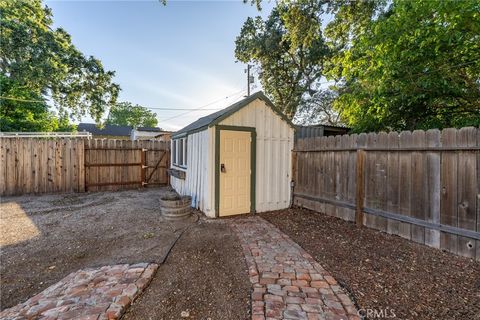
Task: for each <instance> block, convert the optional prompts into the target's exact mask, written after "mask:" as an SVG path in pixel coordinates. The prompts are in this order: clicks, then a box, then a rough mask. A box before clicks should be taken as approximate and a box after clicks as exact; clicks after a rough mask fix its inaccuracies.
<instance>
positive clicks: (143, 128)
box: [137, 127, 162, 132]
mask: <svg viewBox="0 0 480 320" xmlns="http://www.w3.org/2000/svg"><path fill="white" fill-rule="evenodd" d="M137 131H151V132H162V129H160V128H159V127H138V128H137Z"/></svg>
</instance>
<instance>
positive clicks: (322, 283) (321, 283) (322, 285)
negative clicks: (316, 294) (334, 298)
mask: <svg viewBox="0 0 480 320" xmlns="http://www.w3.org/2000/svg"><path fill="white" fill-rule="evenodd" d="M310 285H311V286H312V287H314V288H328V287H330V286H329V285H328V283H327V282H326V281H312V282H310Z"/></svg>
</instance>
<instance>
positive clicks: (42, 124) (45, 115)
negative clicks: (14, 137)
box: [0, 74, 75, 132]
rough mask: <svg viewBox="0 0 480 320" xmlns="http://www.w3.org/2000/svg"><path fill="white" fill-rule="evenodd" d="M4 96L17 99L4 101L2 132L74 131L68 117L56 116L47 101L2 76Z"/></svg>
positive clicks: (1, 82)
mask: <svg viewBox="0 0 480 320" xmlns="http://www.w3.org/2000/svg"><path fill="white" fill-rule="evenodd" d="M0 88H1V90H2V95H5V96H9V97H16V98H15V99H3V100H2V101H1V103H0V104H1V108H0V130H1V131H38V132H41V131H72V130H74V129H75V126H73V125H70V123H69V120H68V116H67V115H60V116H58V115H56V114H55V113H53V112H51V111H50V110H49V107H48V105H47V103H46V102H45V99H44V98H43V97H42V96H40V95H38V94H35V93H34V92H32V91H29V90H28V89H25V88H24V87H21V86H19V85H18V84H16V83H15V82H13V81H12V80H10V79H9V78H7V77H5V76H3V75H1V74H0Z"/></svg>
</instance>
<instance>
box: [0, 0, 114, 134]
mask: <svg viewBox="0 0 480 320" xmlns="http://www.w3.org/2000/svg"><path fill="white" fill-rule="evenodd" d="M0 10H1V16H2V23H1V24H0V32H1V35H2V45H1V46H0V73H1V75H2V77H3V78H6V79H8V81H9V83H10V84H11V85H14V86H15V87H17V88H18V90H20V91H16V90H13V91H12V90H10V92H9V94H13V95H14V96H3V95H4V94H5V92H4V91H3V90H2V96H3V97H4V99H0V103H1V107H2V109H4V110H3V111H4V113H7V114H13V113H15V112H16V110H15V108H16V107H18V106H20V104H19V103H18V104H17V103H15V104H14V103H11V102H7V101H13V100H8V99H5V98H18V97H17V96H15V94H17V93H20V92H22V94H21V96H22V95H23V96H31V97H35V100H43V101H46V100H45V99H46V98H48V99H49V100H51V101H52V103H53V107H54V108H56V109H57V110H58V114H59V115H60V116H64V115H68V116H70V117H72V118H77V119H79V118H80V117H81V116H84V115H86V114H89V115H90V116H91V117H92V118H94V119H95V121H97V122H100V119H101V117H102V115H103V114H104V112H105V111H106V110H107V109H108V108H109V107H110V106H113V105H114V104H115V103H116V99H117V96H118V92H119V90H120V87H119V86H118V85H117V84H115V83H113V82H112V79H113V77H114V75H115V73H114V72H113V71H105V70H104V68H103V66H102V63H101V62H100V61H99V60H98V59H95V58H94V57H92V56H90V57H86V56H84V55H83V54H82V53H81V52H80V51H79V50H78V49H77V48H76V47H75V46H74V45H73V44H72V42H71V38H70V35H69V34H68V33H67V32H66V31H65V30H63V29H60V28H59V29H53V28H52V24H53V20H52V12H51V10H50V9H49V8H48V7H43V6H42V3H41V1H40V0H30V1H22V0H12V1H1V2H0ZM3 78H2V81H4V79H3ZM40 105H41V104H32V105H24V107H22V108H24V109H25V110H24V111H25V112H27V111H26V110H32V109H31V108H37V109H36V110H37V111H38V110H39V109H38V108H39V107H40ZM29 108H30V109H29ZM42 108H43V107H42ZM5 109H7V110H5ZM43 110H45V108H43ZM27 113H28V112H27ZM43 116H45V117H47V118H48V115H47V113H45V112H43V113H42V115H38V117H40V118H42V117H43ZM38 117H37V118H38ZM47 118H42V119H43V120H42V121H49V120H47ZM23 120H25V121H26V123H28V122H29V120H27V119H23ZM4 122H5V123H6V122H8V121H7V120H6V119H2V123H4ZM52 125H53V124H52ZM34 127H35V126H33V127H32V128H31V129H34ZM40 127H42V126H40ZM47 127H48V126H47ZM25 128H27V127H25Z"/></svg>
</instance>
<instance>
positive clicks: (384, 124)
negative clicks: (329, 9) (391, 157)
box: [327, 1, 480, 131]
mask: <svg viewBox="0 0 480 320" xmlns="http://www.w3.org/2000/svg"><path fill="white" fill-rule="evenodd" d="M478 12H480V2H478V1H394V2H392V4H391V5H390V6H385V7H380V8H377V9H376V10H370V13H371V14H370V15H365V19H364V22H363V23H362V24H361V25H363V27H362V28H357V29H355V28H351V29H350V30H353V33H354V34H355V37H353V38H351V39H352V40H351V42H350V44H349V45H343V46H341V47H340V48H341V49H340V50H339V51H338V53H337V54H336V55H335V57H334V58H333V59H332V65H333V66H335V67H333V68H331V70H330V72H331V73H330V74H331V76H332V77H337V78H341V79H342V80H343V81H344V83H343V85H342V86H339V87H338V93H339V97H338V99H337V100H336V101H335V106H336V107H337V108H339V109H340V108H341V109H342V111H343V112H342V116H343V119H344V120H345V121H346V122H347V123H348V124H350V125H352V126H353V127H354V128H355V129H356V130H357V131H378V130H391V129H395V130H404V129H408V130H413V129H428V128H444V127H461V126H466V125H477V126H478V125H480V107H479V106H480V54H479V52H480V41H479V36H480V15H479V14H478ZM365 21H367V22H368V23H366V22H365ZM343 23H344V25H345V24H346V25H354V23H353V22H352V21H351V20H350V21H349V20H346V19H343ZM338 25H340V24H338ZM338 25H337V26H338ZM357 25H358V23H357ZM344 28H345V27H344ZM333 30H335V28H333V27H332V29H331V31H332V32H331V34H330V36H331V37H332V39H334V40H335V39H342V38H346V37H347V36H345V33H346V32H343V33H342V32H337V33H335V32H333ZM336 31H338V29H337V30H336ZM327 34H329V32H328V30H327Z"/></svg>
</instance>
